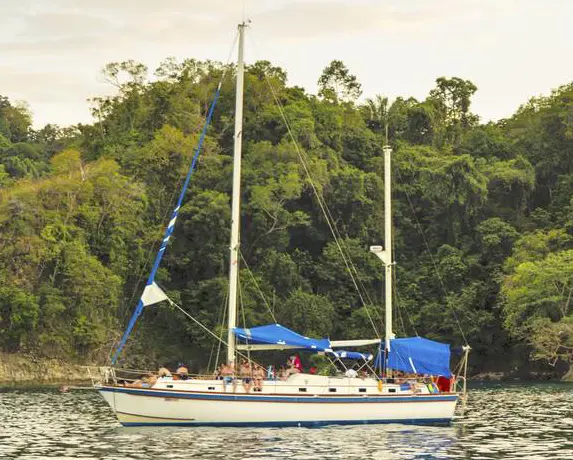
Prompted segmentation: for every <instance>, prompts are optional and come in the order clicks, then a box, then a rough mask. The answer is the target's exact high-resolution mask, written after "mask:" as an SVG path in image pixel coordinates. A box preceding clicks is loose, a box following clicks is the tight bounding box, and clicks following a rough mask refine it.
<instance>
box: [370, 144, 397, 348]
mask: <svg viewBox="0 0 573 460" xmlns="http://www.w3.org/2000/svg"><path fill="white" fill-rule="evenodd" d="M391 160H392V149H391V148H390V146H389V145H385V146H384V246H385V247H384V248H382V246H370V251H372V252H373V253H374V254H376V255H377V256H378V257H379V258H380V260H382V262H384V267H385V269H386V270H385V277H384V278H385V282H386V287H385V290H384V291H385V302H384V303H385V315H384V322H385V349H386V352H388V351H389V350H390V340H392V339H393V338H394V334H393V333H392V266H393V265H394V263H393V257H392V170H391V166H392V162H391Z"/></svg>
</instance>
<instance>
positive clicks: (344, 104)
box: [0, 58, 573, 381]
mask: <svg viewBox="0 0 573 460" xmlns="http://www.w3.org/2000/svg"><path fill="white" fill-rule="evenodd" d="M233 73H234V67H233V66H230V67H226V66H225V65H223V64H221V63H217V62H213V61H204V62H201V61H197V60H194V59H186V60H184V61H177V60H175V59H173V58H170V59H167V60H166V61H164V62H163V63H161V65H160V66H159V68H158V69H156V70H155V73H154V75H150V72H149V69H147V67H146V66H145V65H143V64H140V63H137V62H135V61H124V62H115V63H110V64H108V65H107V66H106V67H105V68H104V70H103V78H104V79H105V81H107V82H109V83H110V88H113V90H112V91H113V93H111V94H110V95H108V96H103V97H98V98H94V99H93V100H91V106H92V108H93V114H94V120H95V121H94V123H93V124H78V125H75V126H70V127H65V128H63V127H58V126H54V125H47V126H45V127H43V128H41V129H34V128H33V125H32V115H31V113H30V111H29V110H28V109H27V107H26V106H25V104H21V103H18V102H14V101H10V100H9V99H8V98H7V97H3V96H0V351H1V352H5V353H8V355H3V356H4V357H3V360H2V362H3V364H2V366H3V367H2V369H3V371H2V372H3V373H4V375H9V376H10V378H8V380H9V379H13V380H23V381H24V380H30V379H32V380H38V379H39V380H40V381H45V380H58V379H60V378H65V377H66V375H69V376H74V378H75V377H76V376H79V375H81V374H80V372H79V370H78V369H79V368H78V367H75V365H74V367H72V368H70V367H69V366H67V365H66V363H68V362H73V363H91V362H105V360H106V358H107V355H108V352H109V350H110V349H112V348H113V344H116V343H117V342H118V339H119V337H121V334H122V332H123V330H124V328H125V326H126V324H127V321H128V318H129V316H130V315H131V314H132V312H133V308H134V306H135V305H136V303H137V300H138V298H139V296H140V295H141V292H142V290H143V283H144V281H145V278H146V276H147V274H148V273H149V270H150V263H151V262H150V261H151V260H153V259H152V257H153V254H154V253H155V252H156V251H157V250H158V244H159V243H160V241H161V237H162V234H163V230H164V228H165V225H166V223H167V216H168V215H169V213H170V212H171V211H172V209H173V207H174V196H175V195H176V193H177V189H178V188H179V187H180V184H181V181H182V178H183V177H185V174H186V173H187V170H188V167H189V164H190V159H191V158H192V157H193V154H194V149H195V146H196V144H197V140H198V137H199V132H200V130H201V127H202V126H203V123H204V121H205V116H206V111H207V109H208V107H209V105H210V102H211V100H212V98H213V94H214V93H215V89H216V88H217V86H218V83H219V81H220V79H221V78H222V76H223V75H226V77H225V79H224V81H223V83H222V86H221V89H220V98H219V103H218V104H219V105H218V106H217V107H216V109H215V112H214V116H213V120H212V125H211V126H210V127H209V129H208V131H207V136H206V138H205V142H204V149H203V151H202V153H201V156H200V157H199V161H198V164H197V170H196V172H195V174H194V175H193V177H192V180H191V184H190V188H189V189H188V193H187V196H186V198H185V201H184V203H183V206H182V207H181V209H180V211H179V217H178V219H177V225H176V226H175V230H174V233H173V235H172V239H171V240H170V243H169V246H168V247H167V249H166V251H165V257H164V259H163V261H162V264H161V267H160V268H159V270H158V271H157V275H156V281H157V283H158V284H159V285H160V286H162V288H164V289H165V290H166V292H167V294H168V295H169V297H170V298H171V299H173V300H174V301H175V302H176V303H177V304H178V305H181V306H182V308H183V309H185V311H186V313H188V314H189V315H191V316H193V317H194V318H196V319H198V320H199V321H200V322H201V323H202V324H203V325H205V327H206V328H208V329H209V330H211V331H214V333H215V334H216V335H217V336H223V337H224V336H225V333H226V330H225V326H224V321H223V319H224V314H223V308H222V307H223V305H224V304H225V302H226V293H227V292H228V281H227V271H228V267H229V261H228V257H229V256H228V247H229V241H230V236H229V227H230V218H231V217H230V195H231V182H232V180H231V177H232V175H231V169H232V162H233V159H232V151H233V143H234V138H233V129H232V127H233V124H234V123H233V121H234V120H233V107H234V94H235V91H234V82H233V75H232V74H233ZM317 77H318V89H319V91H318V93H317V94H311V93H309V92H307V91H306V90H305V89H304V88H300V87H296V86H292V85H289V83H288V79H287V73H286V71H285V70H283V69H281V68H280V67H276V66H273V65H272V63H270V62H268V61H258V62H255V63H253V64H251V65H248V66H247V68H246V73H245V111H244V114H245V121H244V125H243V137H244V139H245V143H244V151H243V164H242V176H243V188H242V195H243V197H242V214H243V215H242V219H241V222H242V228H241V246H240V247H241V253H242V254H241V265H240V267H241V268H240V279H241V305H240V312H239V318H240V321H241V324H239V325H240V326H242V327H252V326H255V325H261V324H268V323H270V322H277V323H280V324H283V325H284V326H286V327H288V328H290V329H293V330H296V331H298V332H300V333H301V334H303V335H307V336H311V337H334V338H340V339H343V338H344V339H356V338H364V337H371V336H372V335H373V334H374V332H373V329H382V328H381V325H382V323H383V317H384V313H383V302H384V281H383V268H382V267H381V265H380V263H379V261H378V260H376V258H375V257H374V256H373V255H372V254H371V253H370V252H369V250H368V248H369V246H370V245H373V244H382V245H383V244H384V241H383V228H382V227H383V225H382V222H383V214H384V209H383V199H382V197H383V190H384V184H383V164H384V158H383V149H382V147H383V145H384V144H385V143H386V141H387V140H388V143H389V144H390V145H391V146H392V149H393V151H394V154H393V158H394V160H393V169H392V173H393V175H394V176H393V209H394V223H395V232H393V234H394V241H393V244H394V253H395V254H396V259H397V260H396V268H395V271H396V277H395V293H396V302H394V305H395V307H396V311H395V319H396V321H395V323H394V324H395V330H394V332H395V333H396V335H397V336H400V337H412V336H416V335H420V336H425V337H428V338H429V339H433V340H437V341H441V342H446V343H450V344H452V345H453V347H454V348H455V347H457V346H460V345H464V344H469V345H470V346H471V347H472V353H471V355H470V361H469V363H470V369H469V373H470V375H472V374H474V375H495V374H487V373H488V372H489V373H491V372H498V371H506V370H511V371H512V374H511V375H521V374H523V375H527V373H528V372H529V371H535V372H537V373H538V374H537V375H539V376H541V375H546V374H551V375H555V376H556V377H559V376H561V375H562V374H564V373H565V371H566V370H567V369H570V368H571V365H572V364H573V354H572V352H571V350H573V295H572V294H573V83H570V84H567V85H564V86H562V87H560V88H558V89H556V90H554V91H553V92H552V93H551V94H550V95H547V96H541V97H535V98H532V99H530V100H529V101H525V100H524V104H523V105H522V106H521V107H519V108H517V110H516V112H515V114H514V115H513V116H511V117H509V118H507V119H504V120H499V121H497V122H488V123H483V122H481V121H480V119H479V117H478V116H477V115H476V114H474V113H473V112H472V110H471V109H472V105H471V103H472V97H473V95H474V94H475V92H476V91H477V87H476V86H475V85H474V84H473V83H472V82H471V81H469V80H465V79H463V78H459V77H440V78H437V79H436V81H435V85H434V87H433V88H432V89H431V90H430V91H429V93H428V95H427V96H426V97H425V98H423V99H416V98H413V97H397V98H396V99H395V100H393V101H390V100H389V99H388V98H386V97H384V96H382V95H377V96H374V97H372V98H371V99H361V98H360V97H361V94H362V89H361V85H360V83H359V82H358V80H357V77H356V76H354V75H353V74H352V73H351V71H350V69H348V68H347V67H346V66H345V64H344V63H342V62H341V61H336V60H335V61H332V62H331V63H330V64H329V65H328V66H327V67H326V68H325V69H324V70H323V72H322V75H320V76H318V75H317ZM269 85H270V86H271V87H272V91H271V90H270V88H269ZM275 99H276V100H278V101H280V104H281V109H280V110H279V108H278V107H277V105H276V103H275ZM283 116H284V117H285V118H286V119H288V121H289V127H288V129H287V128H286V127H285V123H284V120H283ZM291 136H292V138H294V139H295V140H296V148H295V147H294V143H293V140H292V138H291ZM386 136H388V139H386ZM315 190H316V191H318V192H319V196H321V200H319V199H317V197H316V195H315V193H314V191H315ZM319 201H321V202H324V203H327V205H328V213H329V214H330V215H331V219H330V220H331V221H333V222H335V223H336V228H335V229H334V228H332V227H330V226H329V225H328V223H327V222H326V219H325V218H324V216H323V215H322V213H321V210H320V209H321V208H322V206H319ZM333 234H337V235H339V236H340V238H339V239H338V242H337V243H336V242H335V241H334V240H333ZM341 254H342V255H344V256H345V258H343V257H341ZM349 257H350V258H351V259H352V265H351V267H352V271H356V272H357V273H358V276H357V282H355V283H353V282H352V280H351V279H350V277H349V276H348V271H349V270H350V268H348V267H349V265H348V264H347V263H346V261H347V259H348V258H349ZM345 259H346V260H345ZM357 291H358V292H357ZM269 311H270V312H271V314H269ZM243 323H244V324H243ZM222 324H223V325H222ZM24 353H25V354H26V356H33V357H42V359H46V360H49V359H54V361H46V363H48V364H47V366H48V370H46V371H42V370H39V369H38V368H37V366H36V365H35V364H33V363H34V362H36V361H35V360H33V359H30V360H28V359H27V358H22V361H18V359H19V358H18V356H19V355H20V356H23V354H24ZM217 357H219V361H220V359H222V358H221V354H220V353H219V349H218V346H217V344H216V343H214V342H213V340H212V336H211V335H209V334H207V333H206V332H205V330H203V329H201V328H199V327H197V326H196V325H195V324H194V323H191V322H188V321H185V320H183V316H182V314H181V312H179V311H176V310H174V309H173V308H172V307H170V306H169V305H167V304H166V303H165V302H164V303H160V304H157V305H154V306H152V307H150V308H146V309H144V312H143V314H142V315H141V317H140V318H139V320H138V324H137V330H136V331H135V333H134V334H133V336H132V337H131V338H130V340H129V343H128V344H127V349H126V352H125V353H124V354H122V356H121V359H120V363H119V364H120V365H121V366H124V367H131V368H144V366H145V364H146V363H154V365H158V364H160V363H168V362H185V363H188V364H189V365H190V366H191V367H193V368H195V369H206V368H207V367H209V368H210V369H211V368H213V367H214V364H216V361H217V359H218V358H217ZM6 360H9V362H8V361H6ZM38 362H41V361H38ZM42 362H43V361H42ZM72 369H73V370H72ZM514 371H515V374H513V372H514ZM569 375H571V371H570V372H569ZM568 378H569V377H568Z"/></svg>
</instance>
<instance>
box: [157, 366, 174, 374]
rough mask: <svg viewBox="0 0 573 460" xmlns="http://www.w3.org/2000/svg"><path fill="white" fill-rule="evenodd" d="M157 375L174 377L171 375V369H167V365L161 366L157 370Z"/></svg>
mask: <svg viewBox="0 0 573 460" xmlns="http://www.w3.org/2000/svg"><path fill="white" fill-rule="evenodd" d="M157 377H173V376H172V375H171V372H170V371H169V369H167V368H166V367H165V366H161V367H160V368H159V370H158V371H157Z"/></svg>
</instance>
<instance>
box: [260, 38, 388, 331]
mask: <svg viewBox="0 0 573 460" xmlns="http://www.w3.org/2000/svg"><path fill="white" fill-rule="evenodd" d="M253 44H254V43H253ZM265 80H266V82H267V84H268V86H269V88H270V90H271V94H272V96H273V99H274V101H275V104H276V105H277V108H278V110H279V113H280V115H281V118H282V119H283V122H284V124H285V127H286V129H287V132H288V135H289V137H290V139H291V141H292V143H293V145H294V147H295V150H296V153H297V155H298V157H299V160H300V162H301V164H302V167H303V169H304V171H305V174H306V176H307V178H308V180H309V183H310V185H311V187H312V190H313V191H314V194H315V197H316V199H317V202H318V205H319V206H320V209H321V211H322V213H323V214H324V217H325V218H326V223H327V225H328V227H329V229H330V232H331V233H332V236H333V237H334V241H335V243H336V246H337V248H338V250H339V252H340V254H341V256H342V260H343V261H344V265H345V266H346V269H347V271H348V273H349V274H350V278H351V279H352V283H353V284H354V287H355V289H356V292H357V293H358V296H359V298H360V301H361V302H362V305H363V306H364V308H365V311H366V314H367V316H368V319H369V320H370V323H371V325H372V328H373V329H374V332H375V334H376V336H377V337H378V338H380V332H379V331H378V328H377V327H376V324H375V323H374V320H373V318H372V315H371V314H370V311H369V309H368V305H367V303H366V301H365V300H364V296H363V295H362V292H361V290H360V288H359V286H358V282H357V281H356V278H355V277H354V275H353V273H352V269H351V268H350V266H351V263H349V262H348V260H347V259H349V258H347V256H346V255H345V252H344V249H342V246H341V244H340V241H339V238H338V237H337V232H338V229H336V230H335V227H336V223H335V222H334V220H331V217H332V215H331V214H330V212H329V211H327V209H328V206H327V205H326V202H325V200H324V197H322V195H321V194H320V192H319V191H318V189H317V187H316V185H315V184H314V181H313V179H312V175H311V173H310V170H309V168H308V164H307V162H306V160H305V158H304V154H303V152H302V150H301V149H300V147H299V145H298V142H297V141H296V138H295V137H294V134H293V132H292V129H291V126H290V123H289V122H288V119H287V117H286V114H285V112H284V109H283V106H282V103H281V102H280V100H279V98H278V96H277V94H276V92H275V90H274V88H273V86H272V84H271V82H270V79H269V77H268V75H267V74H265ZM329 215H330V218H329ZM338 234H340V232H338Z"/></svg>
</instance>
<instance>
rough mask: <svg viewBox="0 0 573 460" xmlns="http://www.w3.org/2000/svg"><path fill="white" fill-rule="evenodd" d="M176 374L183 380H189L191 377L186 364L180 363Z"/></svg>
mask: <svg viewBox="0 0 573 460" xmlns="http://www.w3.org/2000/svg"><path fill="white" fill-rule="evenodd" d="M175 374H177V375H178V376H179V378H180V379H181V380H187V379H188V378H189V369H187V366H185V364H182V363H179V367H178V368H177V370H176V371H175Z"/></svg>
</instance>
